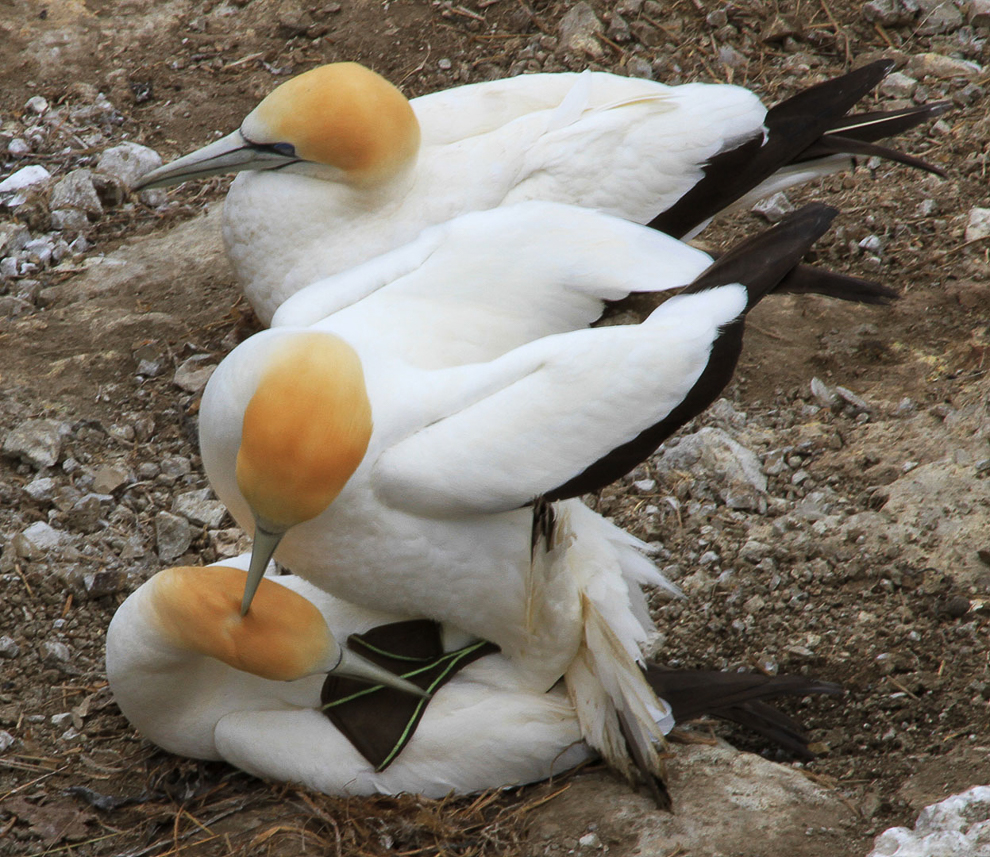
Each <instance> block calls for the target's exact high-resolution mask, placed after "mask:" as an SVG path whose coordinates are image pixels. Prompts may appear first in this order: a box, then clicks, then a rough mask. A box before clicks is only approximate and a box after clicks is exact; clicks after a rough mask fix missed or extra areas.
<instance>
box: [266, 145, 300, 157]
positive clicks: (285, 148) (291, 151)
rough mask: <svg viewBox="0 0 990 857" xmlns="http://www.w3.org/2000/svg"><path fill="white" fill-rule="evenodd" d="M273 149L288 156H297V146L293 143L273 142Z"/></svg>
mask: <svg viewBox="0 0 990 857" xmlns="http://www.w3.org/2000/svg"><path fill="white" fill-rule="evenodd" d="M271 148H272V150H273V151H275V152H278V153H279V154H280V155H285V156H286V157H287V158H294V157H295V156H296V147H295V146H293V145H292V143H272V146H271Z"/></svg>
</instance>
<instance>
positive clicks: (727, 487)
mask: <svg viewBox="0 0 990 857" xmlns="http://www.w3.org/2000/svg"><path fill="white" fill-rule="evenodd" d="M656 467H657V469H658V470H659V471H661V472H666V471H668V470H682V471H690V472H691V473H692V474H694V475H697V476H699V477H702V478H708V479H711V480H712V481H713V483H714V487H715V489H716V491H717V492H718V493H719V495H720V496H721V498H722V500H723V501H724V502H725V504H726V505H727V506H729V508H731V509H751V510H756V511H760V512H761V513H762V512H764V511H765V510H766V496H765V495H766V490H767V477H766V476H765V475H764V474H763V470H762V467H761V465H760V460H759V458H757V457H756V455H755V454H754V453H752V452H751V451H750V450H748V449H746V448H745V447H744V446H742V445H741V444H740V443H738V442H737V441H735V440H733V439H732V437H730V436H729V435H728V434H727V433H726V432H724V431H723V430H722V429H718V428H711V427H706V428H703V429H700V430H699V431H697V432H695V433H694V434H690V435H687V436H686V437H683V438H681V440H680V442H679V443H678V444H677V446H675V447H673V448H671V449H666V450H665V451H664V452H663V453H662V454H661V455H660V456H659V457H658V458H657V460H656Z"/></svg>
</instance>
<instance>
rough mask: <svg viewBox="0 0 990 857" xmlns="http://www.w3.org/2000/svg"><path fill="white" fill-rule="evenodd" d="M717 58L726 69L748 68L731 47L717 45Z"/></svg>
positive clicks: (737, 52)
mask: <svg viewBox="0 0 990 857" xmlns="http://www.w3.org/2000/svg"><path fill="white" fill-rule="evenodd" d="M718 58H719V61H720V62H721V63H722V65H724V66H725V67H726V68H731V69H735V70H737V71H743V70H744V69H746V68H747V67H748V66H749V57H747V56H746V55H745V54H744V53H742V52H741V51H738V50H736V49H735V48H734V47H732V45H719V48H718ZM781 195H782V194H781Z"/></svg>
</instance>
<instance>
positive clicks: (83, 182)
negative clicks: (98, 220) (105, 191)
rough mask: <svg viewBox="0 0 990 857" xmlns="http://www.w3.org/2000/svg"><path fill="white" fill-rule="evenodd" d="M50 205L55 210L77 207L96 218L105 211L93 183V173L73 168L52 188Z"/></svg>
mask: <svg viewBox="0 0 990 857" xmlns="http://www.w3.org/2000/svg"><path fill="white" fill-rule="evenodd" d="M50 207H51V208H52V209H53V210H54V209H57V208H75V209H78V210H79V211H84V212H86V214H88V215H90V216H92V217H94V218H95V217H99V216H100V215H101V214H102V213H103V204H102V203H101V202H100V197H99V194H97V192H96V186H95V185H94V184H93V175H92V173H91V172H90V171H89V170H73V171H72V172H70V173H69V174H68V175H66V177H65V178H64V179H62V180H61V181H60V182H59V183H58V184H56V185H55V187H54V188H53V189H52V198H51V201H50Z"/></svg>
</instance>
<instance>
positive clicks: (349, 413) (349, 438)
mask: <svg viewBox="0 0 990 857" xmlns="http://www.w3.org/2000/svg"><path fill="white" fill-rule="evenodd" d="M371 431H372V422H371V403H370V402H369V401H368V393H367V390H366V388H365V384H364V372H363V371H362V369H361V360H360V358H359V357H358V355H357V353H356V352H355V351H354V349H353V348H351V347H350V346H349V345H348V344H347V343H346V342H344V341H343V340H342V339H339V338H338V337H336V336H333V335H331V334H327V333H319V332H315V331H312V332H309V331H306V332H301V333H298V334H296V335H294V336H292V337H290V338H287V339H286V340H285V341H284V342H283V343H280V345H279V346H278V347H277V349H276V350H275V352H274V353H273V354H272V355H271V357H270V358H269V361H268V364H267V366H266V368H265V371H264V373H263V375H262V377H261V380H260V382H259V383H258V386H257V389H256V390H255V393H254V395H253V396H252V397H251V400H250V401H249V402H248V405H247V408H246V409H245V412H244V424H243V429H242V433H241V446H240V450H239V451H238V453H237V484H238V486H239V488H240V490H241V493H242V494H243V495H244V498H245V499H246V500H247V501H248V504H249V505H250V507H251V510H252V511H253V512H254V514H255V517H256V519H257V520H259V521H260V522H264V523H265V524H266V525H268V526H270V527H273V528H277V529H281V530H282V531H283V532H284V530H286V529H288V528H290V527H292V526H295V525H296V524H299V523H302V522H303V521H308V520H309V519H310V518H315V517H316V516H317V515H319V514H320V512H322V511H323V510H324V509H326V508H327V506H329V505H330V503H332V502H333V500H334V499H335V498H336V497H337V495H338V494H339V493H340V492H341V490H342V489H343V487H344V485H345V483H346V482H347V480H348V479H350V477H351V476H352V474H353V473H354V471H355V470H357V468H358V465H359V464H360V463H361V460H362V459H363V458H364V454H365V452H366V451H367V449H368V442H369V441H370V439H371Z"/></svg>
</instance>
